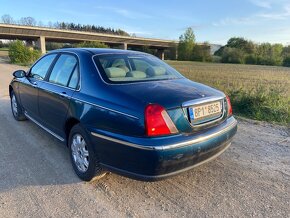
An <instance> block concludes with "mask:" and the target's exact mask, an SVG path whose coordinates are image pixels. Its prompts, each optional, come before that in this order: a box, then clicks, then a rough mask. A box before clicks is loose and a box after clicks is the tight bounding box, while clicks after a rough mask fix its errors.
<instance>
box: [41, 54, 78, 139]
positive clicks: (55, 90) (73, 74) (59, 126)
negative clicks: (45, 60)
mask: <svg viewBox="0 0 290 218" xmlns="http://www.w3.org/2000/svg"><path fill="white" fill-rule="evenodd" d="M78 82H79V70H78V61H77V58H76V57H75V56H74V55H72V54H66V53H64V54H61V55H60V56H59V57H58V59H57V61H56V63H55V65H54V67H53V69H52V70H51V73H50V75H48V76H47V79H46V80H45V81H44V82H43V84H42V86H41V87H40V89H39V100H38V105H39V114H40V118H41V120H42V122H43V124H44V125H45V126H46V127H48V128H49V129H50V130H52V131H53V132H54V133H56V134H57V135H58V136H60V137H62V138H65V132H64V126H65V121H66V117H67V111H68V109H69V103H70V98H71V97H72V95H73V93H74V92H75V90H76V89H77V87H78Z"/></svg>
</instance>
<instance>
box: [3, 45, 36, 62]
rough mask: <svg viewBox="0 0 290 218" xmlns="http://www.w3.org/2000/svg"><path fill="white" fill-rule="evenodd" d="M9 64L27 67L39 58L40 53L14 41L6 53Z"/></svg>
mask: <svg viewBox="0 0 290 218" xmlns="http://www.w3.org/2000/svg"><path fill="white" fill-rule="evenodd" d="M8 55H9V58H10V61H11V63H15V64H22V65H29V64H31V63H33V62H34V61H35V60H36V59H38V58H39V57H40V55H41V54H40V51H38V50H34V49H33V48H28V47H26V46H25V44H24V43H23V42H22V41H20V40H16V41H14V42H12V43H11V44H10V46H9V52H8Z"/></svg>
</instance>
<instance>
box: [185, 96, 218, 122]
mask: <svg viewBox="0 0 290 218" xmlns="http://www.w3.org/2000/svg"><path fill="white" fill-rule="evenodd" d="M222 110H223V104H222V102H221V101H214V102H209V103H205V104H202V105H193V106H190V107H189V116H190V120H191V121H194V122H196V121H199V120H207V119H210V118H213V119H215V118H218V117H219V115H221V114H222Z"/></svg>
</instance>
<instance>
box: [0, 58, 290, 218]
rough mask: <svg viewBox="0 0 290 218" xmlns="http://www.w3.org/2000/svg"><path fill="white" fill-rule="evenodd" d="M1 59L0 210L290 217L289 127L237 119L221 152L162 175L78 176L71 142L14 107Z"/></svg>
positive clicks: (14, 213)
mask: <svg viewBox="0 0 290 218" xmlns="http://www.w3.org/2000/svg"><path fill="white" fill-rule="evenodd" d="M18 68H21V67H18V66H15V65H9V64H4V63H0V214H1V215H0V216H1V217H249V216H255V217H290V138H289V136H290V131H289V129H287V128H286V127H281V126H276V125H270V124H267V123H262V122H255V121H251V120H245V119H239V130H238V133H237V135H236V136H235V139H234V141H233V143H232V146H231V147H230V148H229V149H228V150H227V151H226V152H225V153H224V154H222V155H221V156H220V157H218V158H217V159H216V160H214V161H212V162H210V163H207V164H204V165H202V166H200V167H197V168H195V169H193V170H191V171H188V172H185V173H183V174H181V175H179V176H175V177H172V178H169V179H166V180H163V181H159V182H154V183H146V182H140V181H135V180H131V179H128V178H125V177H121V176H118V175H115V174H109V175H107V176H105V177H103V178H102V179H100V180H97V181H94V182H90V183H86V182H82V181H80V180H79V179H78V178H77V177H76V175H75V174H74V172H73V169H72V167H71V164H70V160H69V154H68V149H67V148H66V147H65V146H63V145H62V144H61V143H60V142H58V141H57V139H55V138H53V137H52V136H50V135H49V134H47V133H46V132H44V131H43V130H41V129H40V128H39V127H37V126H36V125H35V124H33V123H32V122H30V121H25V122H16V121H15V120H14V119H13V117H12V114H11V112H10V102H9V97H8V89H7V88H8V84H9V81H10V80H11V73H12V71H13V70H15V69H18Z"/></svg>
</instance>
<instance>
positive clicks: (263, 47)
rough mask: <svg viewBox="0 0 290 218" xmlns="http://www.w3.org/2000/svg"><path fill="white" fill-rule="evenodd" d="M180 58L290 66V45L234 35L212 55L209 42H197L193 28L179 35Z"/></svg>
mask: <svg viewBox="0 0 290 218" xmlns="http://www.w3.org/2000/svg"><path fill="white" fill-rule="evenodd" d="M178 60H187V61H202V62H221V63H234V64H257V65H272V66H286V67H290V45H289V46H283V45H282V44H277V43H276V44H270V43H261V44H258V43H254V42H253V41H251V40H246V39H245V38H243V37H232V38H230V39H229V40H228V42H227V44H226V45H225V46H222V47H221V48H220V49H218V50H217V51H216V52H215V53H214V55H211V52H210V45H209V44H208V43H203V44H196V42H195V35H194V32H193V30H192V28H188V29H187V30H186V31H185V33H184V34H182V35H181V36H180V37H179V44H178Z"/></svg>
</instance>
